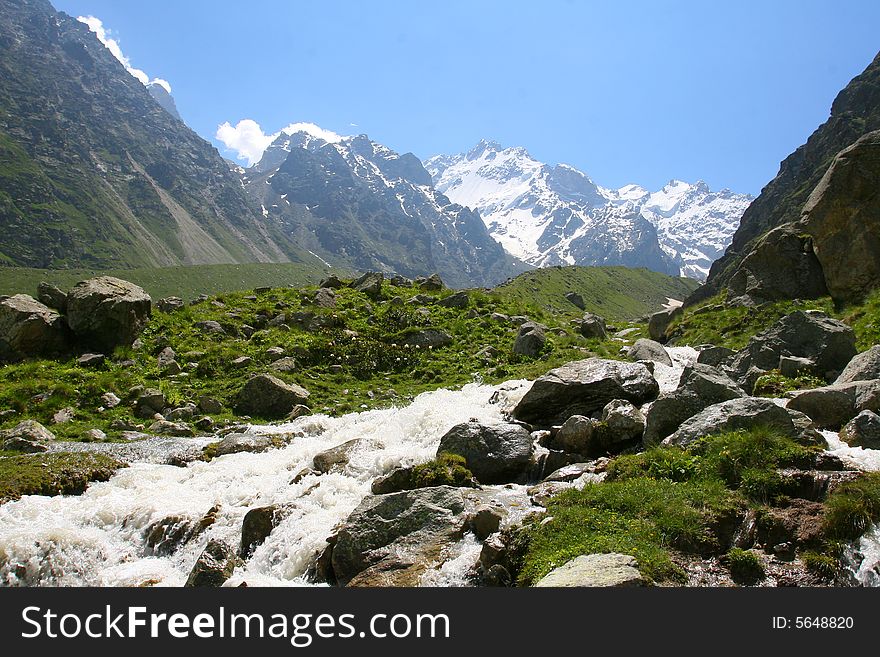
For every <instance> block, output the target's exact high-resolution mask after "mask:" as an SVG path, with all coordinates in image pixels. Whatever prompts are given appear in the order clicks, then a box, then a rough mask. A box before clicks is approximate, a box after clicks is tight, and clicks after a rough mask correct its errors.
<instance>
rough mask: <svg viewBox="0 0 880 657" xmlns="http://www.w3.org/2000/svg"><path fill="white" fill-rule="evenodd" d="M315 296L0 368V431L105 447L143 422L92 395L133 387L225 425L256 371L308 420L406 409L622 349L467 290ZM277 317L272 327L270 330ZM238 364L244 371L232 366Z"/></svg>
mask: <svg viewBox="0 0 880 657" xmlns="http://www.w3.org/2000/svg"><path fill="white" fill-rule="evenodd" d="M315 289H316V288H315V287H314V286H311V287H304V288H291V287H286V286H285V287H275V288H272V289H270V290H267V291H261V292H258V293H256V292H253V291H239V292H234V293H227V294H221V295H218V296H215V297H213V298H211V299H209V300H207V301H201V302H199V303H196V304H194V305H190V306H186V307H184V308H183V309H181V310H179V311H177V312H174V313H171V314H167V313H163V312H160V311H158V310H155V311H154V313H153V317H152V319H151V320H150V321H149V323H148V325H147V327H146V328H145V330H144V332H143V335H142V336H141V339H142V343H143V344H142V346H140V347H139V348H138V349H119V350H117V353H115V354H114V355H113V357H112V358H111V359H108V361H107V362H106V363H105V364H104V365H103V366H101V367H98V368H88V367H82V366H79V365H78V364H77V361H76V356H77V355H78V354H77V353H74V354H72V355H71V356H70V357H68V358H64V359H58V360H32V361H26V362H22V363H17V364H11V365H4V366H0V411H12V412H9V413H3V415H2V420H0V429H3V428H8V427H10V426H14V425H16V424H17V423H18V422H20V421H21V420H23V419H28V418H29V419H35V420H37V421H39V422H41V423H43V424H45V425H46V426H47V427H49V428H50V429H51V430H52V431H53V432H55V433H56V435H57V436H58V437H59V438H62V439H65V440H78V439H81V438H82V437H83V435H84V434H85V432H86V431H87V430H88V429H91V428H99V429H102V430H103V431H105V432H106V433H107V434H108V435H109V436H110V437H111V438H114V437H116V436H118V435H119V432H120V429H119V428H118V426H117V425H118V422H117V425H114V421H122V422H125V423H130V424H131V425H137V424H140V425H142V426H143V425H144V420H139V419H136V418H135V417H133V415H132V408H131V405H130V404H129V403H123V404H120V405H119V406H117V407H115V408H112V409H108V410H104V409H102V408H101V406H102V401H101V396H102V395H103V394H104V393H106V392H112V393H114V394H116V395H118V396H119V397H120V398H121V399H123V400H124V402H125V401H126V400H130V399H131V397H130V394H129V391H130V390H131V389H132V388H133V387H134V386H139V385H142V386H148V387H151V388H158V389H160V390H161V391H162V392H163V393H164V394H165V396H166V399H167V400H168V401H169V403H170V404H171V405H172V406H177V405H182V404H184V403H186V402H187V401H195V400H197V399H198V398H199V397H200V396H201V395H209V396H211V397H214V398H215V399H217V400H219V401H220V402H221V403H222V404H223V406H224V408H225V410H224V411H223V412H222V413H218V414H216V415H215V416H213V419H214V420H220V421H223V420H233V419H234V416H233V414H232V412H231V408H232V406H233V402H234V399H235V396H236V395H237V393H238V391H239V390H240V389H241V388H242V387H243V386H244V384H245V382H246V381H247V379H248V378H249V377H250V376H251V375H253V374H257V373H262V372H270V373H273V374H276V375H277V376H278V377H280V378H282V379H283V380H285V381H287V382H289V383H297V384H299V385H301V386H303V387H304V388H306V389H307V390H308V391H309V392H310V393H311V397H310V399H309V406H310V407H312V409H313V410H315V411H317V412H324V413H330V414H334V415H335V414H341V413H347V412H350V411H356V410H360V409H363V408H371V407H376V406H388V405H391V404H399V403H406V401H407V400H408V399H411V398H412V397H413V396H415V395H417V394H419V393H421V392H425V391H427V390H433V389H437V388H441V387H449V386H459V385H463V384H465V383H469V382H471V381H473V380H474V379H475V378H482V379H483V380H485V381H487V382H500V381H504V380H507V379H512V378H533V377H536V376H538V375H540V374H543V373H545V372H546V371H547V370H549V369H551V368H553V367H556V366H558V365H561V364H563V363H566V362H569V361H572V360H578V359H582V358H588V357H590V356H591V355H593V356H594V355H600V356H603V357H617V355H618V352H619V350H620V347H621V346H622V343H621V342H619V341H616V340H611V339H609V340H607V341H604V342H600V341H597V340H587V339H585V338H583V337H581V336H580V335H578V334H577V332H576V331H575V330H574V328H573V327H572V326H571V324H570V321H569V318H568V317H566V316H553V315H551V314H550V313H548V312H545V311H540V310H538V311H537V312H535V313H532V312H530V308H529V307H528V306H525V305H523V304H521V303H519V302H518V301H516V300H515V299H509V298H502V297H499V296H498V295H496V294H492V293H486V292H480V291H473V292H471V293H470V294H469V303H468V305H467V307H459V308H448V307H445V306H442V305H440V304H439V303H437V301H439V300H441V299H442V298H445V297H447V296H449V295H451V294H453V291H452V290H443V291H440V292H433V293H428V298H427V299H420V300H418V301H416V302H414V303H407V301H408V300H409V299H411V298H412V297H413V296H414V295H416V294H419V293H422V294H425V293H423V292H421V291H420V290H419V289H418V288H417V287H395V286H392V285H390V284H389V283H388V282H387V281H386V283H385V284H384V287H383V290H382V296H381V299H379V300H376V299H369V298H367V297H366V296H365V295H364V294H362V293H360V292H355V291H354V290H352V289H348V288H344V289H341V290H338V291H337V307H336V308H335V309H326V308H320V307H317V306H316V305H314V304H312V303H311V302H310V300H311V298H312V295H313V294H314V291H315ZM395 299H396V300H395ZM282 313H283V314H284V318H283V319H281V320H278V321H276V322H272V321H270V320H272V319H276V318H278V317H279V315H281V314H282ZM493 313H503V314H505V315H508V316H513V315H530V316H531V317H532V318H533V319H535V320H537V321H540V322H542V323H544V324H545V325H547V327H548V331H547V335H548V341H547V344H546V346H545V348H544V350H543V351H542V352H541V353H540V354H539V355H538V356H536V357H534V358H527V357H523V356H518V355H516V354H515V353H514V352H513V343H514V340H515V338H516V335H517V328H516V326H515V324H514V322H511V321H508V320H504V319H502V318H499V317H495V318H493V317H492V314H493ZM298 317H299V318H300V319H299V320H298V319H297V318H298ZM209 320H210V321H216V322H218V323H220V325H221V326H222V327H223V329H224V331H225V332H224V333H223V334H216V333H206V332H205V331H204V330H202V329H200V327H199V326H198V323H200V322H204V321H209ZM282 322H283V323H282ZM622 326H623V325H621V327H622ZM248 327H256V331H255V332H253V334H252V335H251V336H250V337H247V335H248V334H249V333H250V332H251V331H252V330H253V329H250V328H248ZM429 328H430V329H436V330H439V331H442V332H444V333H446V334H448V335H449V336H450V338H451V343H450V344H449V345H448V346H444V347H438V348H433V349H431V348H417V347H410V346H407V344H406V342H407V338H408V337H409V336H411V335H412V334H413V333H414V332H418V331H421V330H423V329H429ZM166 346H170V347H171V348H173V349H174V351H175V352H176V354H177V360H178V362H179V363H180V364H181V366H182V367H183V372H181V373H179V374H171V375H169V374H166V373H163V372H162V371H160V369H159V366H158V363H157V358H156V355H157V354H158V353H159V351H160V350H161V349H163V348H164V347H166ZM273 347H280V348H282V349H283V350H284V354H285V356H287V357H289V358H290V359H291V360H293V361H294V364H293V366H292V367H290V368H289V369H287V370H286V371H281V372H278V371H276V370H274V369H273V368H272V363H273V359H272V354H271V352H268V351H267V350H269V349H270V348H273ZM242 356H246V357H248V358H250V361H246V362H244V363H242V362H235V361H236V359H238V358H240V357H242ZM64 408H71V409H73V410H74V418H73V419H72V420H70V421H67V422H64V423H62V424H53V422H52V420H53V416H54V415H55V413H56V412H58V411H59V410H61V409H64ZM255 419H265V418H255ZM146 424H147V426H148V425H149V421H148V422H146Z"/></svg>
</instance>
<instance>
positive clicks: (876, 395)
mask: <svg viewBox="0 0 880 657" xmlns="http://www.w3.org/2000/svg"><path fill="white" fill-rule="evenodd" d="M788 408H789V409H792V410H795V411H800V412H801V413H805V414H806V415H808V416H809V417H810V419H811V420H813V422H815V423H816V425H817V426H818V427H820V428H822V429H837V428H839V427H841V426H843V425H844V424H846V423H847V422H849V421H850V420H851V419H853V418H854V417H855V416H856V415H858V414H859V413H861V412H862V411H866V410H867V411H874V412H875V413H876V412H878V411H880V379H873V380H870V381H853V382H852V383H835V384H832V385H830V386H824V387H822V388H813V389H811V390H800V391H797V392H795V393H793V394H792V399H791V401H789V402H788Z"/></svg>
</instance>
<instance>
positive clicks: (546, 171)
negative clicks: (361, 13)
mask: <svg viewBox="0 0 880 657" xmlns="http://www.w3.org/2000/svg"><path fill="white" fill-rule="evenodd" d="M119 4H120V5H121V4H122V3H119ZM187 4H193V5H196V4H208V3H187ZM267 4H268V3H267ZM287 4H293V3H273V7H274V8H273V9H272V11H279V12H280V11H281V10H280V9H279V7H281V6H282V5H287ZM560 4H561V3H560ZM573 4H576V3H573ZM403 6H404V5H402V4H401V5H400V7H403ZM89 18H91V19H93V20H88V19H89ZM220 18H221V19H222V20H228V19H227V18H225V17H222V16H221V17H220ZM84 20H85V21H86V22H83V20H78V19H76V18H73V17H71V16H68V15H66V14H63V13H60V12H57V11H55V9H54V8H53V6H52V5H51V4H50V3H49V2H48V1H47V0H0V586H10V587H12V586H47V587H53V586H70V587H81V586H105V587H107V586H120V587H154V586H175V587H177V586H180V587H184V586H186V587H219V586H226V587H240V586H248V587H259V586H291V585H293V586H299V587H302V589H301V590H300V592H299V593H298V594H297V596H298V597H297V599H296V600H294V603H295V604H294V606H299V605H302V607H303V608H307V604H306V603H305V602H303V601H306V602H310V601H313V600H315V599H317V596H319V595H320V593H316V591H315V590H314V589H307V588H306V587H314V586H321V587H328V586H332V587H419V586H421V587H452V586H455V587H515V586H518V587H531V586H535V587H611V586H614V587H654V586H656V587H658V589H659V588H660V587H664V588H665V587H681V586H704V587H732V586H760V587H771V586H777V587H796V586H797V587H832V586H833V587H868V586H875V587H876V586H880V247H878V245H880V56H878V57H877V58H876V59H874V61H873V62H871V63H870V64H869V65H868V66H867V68H866V69H865V70H864V71H863V72H862V73H861V74H860V75H858V76H856V77H855V78H854V79H853V80H852V81H851V82H850V83H849V84H848V85H847V86H846V88H844V89H843V90H842V91H841V92H840V94H839V95H838V97H837V98H836V99H835V100H834V102H833V104H831V113H830V117H829V118H828V120H827V121H826V122H825V123H824V124H822V125H821V126H819V127H818V128H817V129H816V131H815V132H814V133H813V134H812V135H811V136H809V137H807V135H803V138H805V139H806V141H805V143H804V145H803V146H801V147H800V148H798V149H797V150H795V151H794V152H793V153H792V154H791V155H790V156H789V157H787V158H786V159H785V160H784V161H783V163H782V165H781V167H780V170H779V173H778V175H777V176H776V178H775V179H774V180H772V181H770V182H769V183H768V184H767V185H766V186H765V187H764V189H763V191H762V192H761V195H760V196H759V197H758V198H756V199H754V200H753V199H751V198H750V197H749V196H747V195H744V194H737V193H734V192H731V191H729V190H721V191H712V190H710V189H709V188H708V186H707V185H706V184H705V183H703V182H695V183H686V182H682V181H679V180H672V181H670V182H669V183H668V184H667V185H666V186H664V187H663V188H662V189H660V190H657V191H650V190H648V189H645V188H643V187H640V186H638V185H635V184H632V185H627V186H625V187H622V188H620V189H610V188H605V187H601V186H599V185H598V184H596V183H594V182H593V181H592V180H591V179H590V178H589V177H588V176H587V175H586V174H584V173H582V172H580V171H578V170H577V169H575V168H573V167H571V166H567V165H564V164H557V165H549V164H545V163H542V162H539V161H537V160H535V159H534V158H532V157H531V156H530V155H529V153H528V152H527V151H526V150H524V149H523V148H504V147H502V146H500V145H499V144H497V143H494V142H489V141H481V142H480V143H479V144H477V146H476V147H474V148H473V149H472V150H470V151H469V152H467V153H465V154H460V155H437V156H434V157H431V158H429V159H427V160H425V162H424V163H423V162H422V161H420V159H419V158H418V157H416V156H415V155H414V154H412V153H402V154H401V153H398V152H395V151H394V150H392V149H390V148H388V147H386V146H384V145H382V144H379V143H376V142H375V141H373V140H371V139H369V138H368V137H367V136H366V135H357V136H342V135H338V134H335V133H333V132H331V131H329V130H326V129H323V128H321V127H319V126H317V125H313V124H306V123H298V124H291V125H290V126H288V127H287V128H284V129H282V130H280V131H279V132H278V133H276V134H273V135H268V136H267V135H265V134H263V133H262V131H260V133H259V135H258V137H259V139H258V140H257V145H258V146H259V148H258V149H255V150H253V151H252V152H251V154H248V155H247V161H248V162H249V163H252V166H249V167H248V168H244V167H242V166H240V165H239V164H237V163H235V162H231V161H230V160H228V159H225V158H224V157H223V155H221V153H220V152H219V151H218V150H217V149H216V148H214V146H212V145H211V144H210V143H209V142H208V141H206V140H205V139H203V138H202V137H200V136H199V135H197V134H196V133H195V132H194V131H193V130H191V129H190V128H189V127H188V126H187V125H186V123H185V122H184V121H182V120H181V114H182V115H183V117H184V118H185V117H186V114H187V111H188V108H187V104H185V103H184V102H183V98H184V97H183V95H182V94H179V95H178V97H177V101H178V102H179V107H180V113H179V112H178V106H177V105H176V104H175V100H174V98H172V96H171V93H170V91H171V87H170V85H169V84H167V83H165V82H164V80H160V79H157V80H153V81H150V80H149V79H142V78H147V76H146V75H145V74H143V72H142V71H139V70H137V69H131V67H130V66H129V63H128V60H126V59H125V58H124V57H123V56H122V55H121V52H120V51H119V49H118V44H117V48H116V52H114V51H113V50H112V49H111V48H110V46H109V45H108V44H109V42H108V41H106V34H104V35H103V36H102V33H101V32H100V31H94V30H97V28H98V27H99V25H100V21H99V20H98V19H96V18H94V17H84ZM295 27H296V28H297V29H298V30H300V31H302V30H301V27H300V25H299V24H297V25H296V26H295ZM93 28H94V29H93ZM320 36H321V38H322V39H324V38H325V35H323V34H321V35H320ZM334 36H335V35H334V34H327V35H326V41H327V43H328V47H333V48H335V47H337V42H336V41H334ZM374 36H375V35H373V34H372V33H370V34H368V35H367V36H366V37H363V38H370V39H373V38H374ZM444 36H445V35H444ZM102 41H104V42H105V43H102ZM105 45H107V47H105ZM284 45H285V47H287V45H288V44H286V43H285V44H284ZM811 45H812V44H811ZM249 63H251V62H249ZM266 65H267V66H268V65H269V63H266ZM135 73H140V74H142V75H135ZM346 73H348V71H346ZM398 82H399V81H398V80H394V84H398ZM346 92H348V89H346ZM748 92H749V89H739V90H738V93H748ZM210 100H211V99H210V98H206V99H204V100H203V102H210ZM455 100H456V101H457V100H458V99H457V97H456V99H455ZM828 100H829V101H830V98H829V99H828ZM352 102H354V99H352ZM756 102H759V101H756ZM251 123H253V124H254V125H255V126H256V127H257V128H259V126H258V125H256V123H255V122H253V121H251ZM224 125H226V124H224ZM221 127H222V126H221ZM229 127H230V128H231V126H229ZM223 143H225V144H227V145H229V143H228V142H226V141H225V140H223ZM237 152H239V153H241V152H243V151H241V150H237ZM251 155H253V157H251ZM741 218H742V220H741V221H740V219H741ZM655 593H656V594H657V595H663V591H662V590H657V591H656V592H655ZM599 594H600V595H604V593H603V592H599ZM464 595H465V596H466V597H469V598H471V597H475V596H471V594H469V593H467V592H465V594H464ZM636 595H638V593H636ZM309 596H313V597H309ZM346 596H347V594H345V593H344V592H340V593H339V596H336V597H346ZM249 597H251V598H252V597H253V596H252V595H249ZM351 597H352V599H353V598H354V597H356V596H354V595H353V594H352V596H351ZM513 597H514V596H506V595H500V597H498V596H496V600H498V599H500V598H506V599H512V598H513ZM561 597H562V596H558V597H556V598H555V599H557V600H558V599H560V598H561ZM611 597H613V596H608V599H610V598H611ZM655 597H656V596H655ZM206 599H207V598H206ZM211 599H213V598H211ZM548 599H549V598H548ZM346 600H348V598H346ZM578 600H581V598H578ZM114 604H115V603H114ZM210 604H214V603H213V602H211V603H210ZM346 604H347V602H346ZM516 604H520V603H519V602H517V603H516ZM854 604H858V605H862V606H863V607H864V609H863V611H864V613H865V614H871V613H873V612H872V611H871V607H870V605H863V602H862V600H861V599H860V598H856V603H854ZM101 606H102V607H103V606H104V604H103V602H102V604H101ZM665 606H666V607H668V608H670V609H671V610H672V612H671V613H674V614H676V616H677V618H678V619H679V620H680V618H682V617H687V618H688V619H689V620H693V619H694V618H695V617H694V616H691V615H688V613H687V612H686V611H683V610H682V608H681V607H680V606H679V605H677V604H673V605H665ZM740 606H742V605H740ZM486 607H487V608H488V607H491V609H490V610H489V611H487V612H486V613H487V614H490V615H489V616H487V615H480V616H474V618H472V619H471V620H473V621H474V622H475V623H477V624H478V625H479V627H480V630H481V632H482V633H483V634H485V635H486V636H489V637H490V638H491V640H492V641H493V649H495V652H499V646H500V645H501V644H500V643H499V641H501V640H502V639H503V636H502V635H505V636H507V635H509V636H511V637H514V640H517V641H519V640H520V637H522V636H524V635H528V638H529V639H530V640H535V641H537V642H540V644H541V645H539V646H538V647H536V648H533V649H532V648H529V650H528V651H529V652H536V651H537V650H539V649H546V646H547V645H548V640H549V641H550V642H556V643H559V644H560V645H564V644H565V637H564V636H562V635H561V634H560V632H562V631H563V630H564V629H565V627H573V628H574V630H575V631H577V632H580V633H581V635H580V636H578V637H575V638H576V639H577V640H579V641H580V642H581V643H583V638H584V637H585V636H588V634H586V633H585V632H588V631H589V629H590V628H585V626H584V623H582V622H581V623H579V622H574V623H567V622H565V621H566V618H567V617H566V616H564V615H560V614H556V612H554V611H550V610H549V608H548V607H544V606H540V605H539V606H537V607H535V606H534V605H533V606H529V605H525V606H522V605H520V608H519V612H521V611H522V610H523V609H528V610H532V609H538V608H540V612H539V613H538V614H537V615H536V614H535V613H534V612H532V614H531V616H533V617H535V618H538V621H537V622H536V621H535V618H531V617H530V621H529V622H530V627H533V628H536V629H537V630H538V631H533V632H508V631H507V630H506V626H505V625H504V623H505V622H507V623H508V624H509V619H510V618H513V617H514V615H515V614H514V615H508V616H507V617H506V619H500V620H499V621H498V622H495V621H494V620H493V618H492V617H491V612H493V611H495V612H497V609H503V607H502V606H501V605H500V604H497V603H496V604H495V605H487V606H486ZM496 607H497V609H496ZM230 608H232V605H230ZM572 608H573V610H574V613H576V614H579V615H580V616H579V618H586V617H589V618H590V619H591V620H593V621H596V619H597V618H598V616H597V615H596V613H595V609H591V610H590V611H589V613H588V614H584V611H583V610H584V609H585V608H586V607H583V606H582V605H580V603H578V604H576V605H573V606H572ZM656 608H657V607H656V606H655V609H656ZM106 609H107V611H108V614H109V611H110V605H109V604H108V605H107V606H106ZM223 609H224V607H222V606H221V607H220V610H221V613H222V610H223ZM386 611H387V610H386ZM624 611H625V612H627V613H622V614H620V616H621V617H622V618H624V619H625V620H626V622H629V623H630V624H631V622H632V618H634V617H636V616H637V614H636V615H634V614H633V613H629V612H631V611H632V609H631V608H630V607H629V606H628V607H627V608H626V609H625V610H624ZM519 612H515V613H519ZM614 613H616V611H615V612H614ZM709 613H710V614H712V615H713V616H715V617H723V618H728V617H729V615H728V614H726V613H725V614H719V613H718V612H717V609H716V607H715V606H710V608H709ZM803 613H806V612H803ZM822 613H826V612H822ZM834 613H842V612H841V610H840V609H837V608H835V609H834ZM51 615H52V614H49V613H47V614H46V615H45V618H46V619H47V622H48V619H49V618H50V616H51ZM204 615H205V614H201V616H204ZM362 615H363V614H362ZM521 615H522V614H521ZM54 616H55V617H56V618H57V614H55V615H54ZM161 616H162V617H165V616H166V615H165V614H161ZM177 616H180V615H179V614H174V615H172V616H171V617H170V618H174V617H177ZM238 616H239V620H244V622H245V625H246V627H247V628H248V633H247V637H248V638H250V637H251V635H250V633H249V632H250V628H251V627H256V626H257V624H258V621H259V619H260V617H259V616H258V615H254V616H248V615H242V614H238ZM301 616H309V617H311V616H312V614H299V615H297V616H296V617H295V618H299V617H301ZM325 616H326V615H322V616H320V617H317V620H316V622H318V623H319V625H318V626H319V627H321V625H320V619H321V618H325ZM363 616H365V615H363ZM399 616H400V615H398V616H395V617H394V618H399ZM753 616H754V614H753ZM383 617H384V615H383ZM25 618H26V617H25ZM64 618H69V616H62V620H61V621H60V622H61V631H62V634H64V627H65V625H64V620H63V619H64ZM89 618H93V617H92V616H90V617H89ZM120 618H121V616H120ZM170 618H169V619H168V622H169V625H170V623H171V620H170ZM779 618H783V617H781V616H780V617H779ZM546 619H552V623H550V624H546V623H545V624H542V623H541V621H542V620H546ZM560 619H561V622H560ZM655 620H656V619H655ZM768 621H769V618H764V619H763V620H762V621H761V622H762V623H764V625H769V622H768ZM88 622H89V621H86V623H85V627H86V628H88V627H89V625H88ZM108 622H109V620H108ZM156 622H158V621H156ZM252 622H253V625H252V624H251V623H252ZM294 622H295V621H294ZM7 625H9V626H10V627H11V626H14V623H13V622H12V621H10V622H9V623H7ZM283 625H284V631H285V632H286V631H287V630H288V629H289V628H288V626H287V624H286V621H285V623H283ZM551 625H552V627H551ZM593 625H595V626H597V627H602V628H603V629H604V625H602V624H601V623H598V622H596V623H593ZM864 625H866V626H867V625H869V624H868V623H864ZM669 626H672V625H669ZM669 626H667V627H664V628H663V630H664V631H666V634H669V632H668V627H669ZM16 627H18V626H16ZM273 627H275V626H274V625H273ZM323 627H326V625H324V626H323ZM631 627H632V624H631ZM646 627H647V626H646ZM816 627H820V626H819V625H817V626H816ZM822 627H824V626H822ZM487 628H488V629H487ZM498 628H501V630H502V631H496V630H497V629H498ZM548 628H549V633H548ZM300 629H301V628H300ZM641 629H645V628H641ZM829 629H830V628H829ZM392 631H393V625H392ZM271 632H272V631H271V630H270V634H271ZM108 633H109V629H108ZM606 634H608V635H609V637H610V638H611V640H614V639H616V638H617V637H618V636H620V634H619V633H615V632H606ZM643 634H647V635H648V636H649V638H651V639H655V638H656V636H660V634H659V633H657V632H655V633H652V632H650V631H647V630H646V632H643ZM90 635H91V634H90ZM22 636H26V635H22ZM64 636H68V635H67V634H64ZM91 636H93V635H91ZM198 636H201V635H198ZM272 636H273V637H275V634H272ZM322 636H323V635H322ZM361 636H364V635H363V634H361ZM394 636H395V637H397V636H398V635H397V634H395V635H394ZM597 636H598V635H597ZM779 636H782V634H779ZM801 636H806V634H801ZM827 636H830V635H827ZM837 636H840V634H839V633H836V634H835V638H836V637H837ZM239 638H240V637H239ZM285 638H286V637H285ZM785 638H786V640H789V639H790V638H791V635H786V637H785ZM810 639H812V636H810ZM753 643H756V642H753ZM293 645H294V646H296V645H297V644H296V643H293ZM386 645H390V644H386ZM400 645H403V644H400ZM406 645H407V646H409V645H410V644H408V643H407V644H406ZM425 645H427V644H425ZM451 645H452V644H446V647H448V646H451ZM762 645H763V644H762ZM519 648H520V649H519V652H526V651H527V650H526V648H524V647H522V646H520V647H519ZM407 649H409V648H407ZM14 650H15V646H13V648H11V649H10V652H14Z"/></svg>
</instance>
